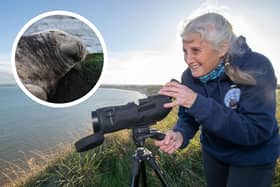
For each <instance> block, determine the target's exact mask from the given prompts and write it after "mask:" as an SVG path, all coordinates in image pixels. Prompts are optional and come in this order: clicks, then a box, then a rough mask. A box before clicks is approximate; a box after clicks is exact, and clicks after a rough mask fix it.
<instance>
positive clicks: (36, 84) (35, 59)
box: [15, 30, 87, 100]
mask: <svg viewBox="0 0 280 187" xmlns="http://www.w3.org/2000/svg"><path fill="white" fill-rule="evenodd" d="M86 54H87V52H86V47H85V45H84V43H83V42H82V41H81V40H80V39H79V38H77V37H75V36H73V35H71V34H69V33H66V32H64V31H61V30H47V31H42V32H39V33H34V34H31V35H26V36H22V37H21V38H20V40H19V42H18V45H17V49H16V54H15V63H16V70H17V74H18V76H19V78H20V79H21V81H22V83H23V85H24V86H25V87H26V89H27V90H29V91H30V92H31V93H32V94H33V95H34V96H36V97H38V98H40V99H42V100H47V99H48V97H49V96H50V95H51V94H53V93H54V92H55V88H56V84H57V82H58V81H59V79H61V78H62V77H63V76H64V75H65V74H66V73H67V72H68V71H70V70H71V69H72V68H73V67H74V66H75V65H76V64H78V63H79V62H81V61H83V60H84V59H85V57H86Z"/></svg>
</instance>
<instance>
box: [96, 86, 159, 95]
mask: <svg viewBox="0 0 280 187" xmlns="http://www.w3.org/2000/svg"><path fill="white" fill-rule="evenodd" d="M162 86H163V85H133V84H131V85H119V84H102V85H101V86H100V88H114V89H121V90H132V91H138V92H140V93H142V94H145V95H147V96H151V95H156V94H157V93H158V91H159V89H160V88H161V87H162Z"/></svg>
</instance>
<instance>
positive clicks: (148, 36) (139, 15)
mask: <svg viewBox="0 0 280 187" xmlns="http://www.w3.org/2000/svg"><path fill="white" fill-rule="evenodd" d="M1 2H2V5H1V7H0V84H3V83H15V80H14V78H13V75H12V70H11V60H10V56H11V51H12V46H13V43H14V40H15V37H16V36H17V34H18V32H19V31H20V30H21V28H22V27H23V26H24V25H25V24H26V23H27V22H28V21H29V20H30V19H32V18H34V17H35V16H37V15H39V14H41V13H44V12H47V11H54V10H64V11H71V12H74V13H76V14H79V15H81V16H83V17H85V18H86V19H88V20H89V21H90V22H91V23H92V24H94V25H95V27H96V28H97V29H98V30H99V32H100V33H101V35H102V37H103V39H104V41H105V44H106V48H107V55H108V58H107V61H106V62H104V63H106V66H105V67H106V68H105V69H104V70H103V72H102V77H101V79H102V82H101V83H105V84H164V83H165V82H168V81H169V80H170V79H172V78H176V79H179V80H180V77H181V74H182V72H183V71H184V70H185V69H186V68H187V66H186V64H185V62H184V60H183V54H182V45H181V39H180V37H179V26H180V22H182V20H184V19H186V18H188V17H193V16H195V15H198V14H200V13H201V12H206V11H213V10H214V11H218V12H219V13H221V14H223V15H224V16H225V17H226V18H227V19H229V21H230V22H231V23H232V25H233V28H234V32H235V33H236V34H237V35H240V34H242V35H243V36H245V37H246V39H247V42H248V44H249V45H250V47H251V48H252V49H253V50H254V51H257V52H261V53H263V54H264V55H266V56H267V57H268V58H269V59H270V60H271V62H272V64H273V66H274V68H275V72H276V75H277V77H278V79H279V78H280V63H279V62H278V59H280V53H279V52H278V44H279V43H280V36H279V33H280V22H279V20H278V19H279V17H280V16H279V14H280V11H279V7H280V1H277V0H275V1H272V0H270V1H269V0H268V1H261V0H254V1H253V0H252V1H251V0H247V1H245V0H232V1H230V0H220V1H218V0H215V1H214V0H204V1H202V0H201V1H188V0H176V1H167V0H153V1H149V0H141V1H129V0H122V1H121V0H114V1H113V0H111V1H109V0H103V1H100V0H79V1H77V0H60V1H54V0H48V1H43V0H22V1H16V0H9V1H8V0H6V1H1Z"/></svg>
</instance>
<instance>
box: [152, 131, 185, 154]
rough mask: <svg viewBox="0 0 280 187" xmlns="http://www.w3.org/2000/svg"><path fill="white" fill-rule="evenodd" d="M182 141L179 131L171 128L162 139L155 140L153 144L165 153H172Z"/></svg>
mask: <svg viewBox="0 0 280 187" xmlns="http://www.w3.org/2000/svg"><path fill="white" fill-rule="evenodd" d="M182 143H183V136H182V134H181V133H180V132H174V131H172V130H170V131H167V132H166V134H165V137H164V139H163V140H155V145H156V146H158V147H159V148H160V149H161V150H162V151H164V152H166V153H169V154H171V153H173V152H174V151H176V150H177V149H179V147H181V145H182Z"/></svg>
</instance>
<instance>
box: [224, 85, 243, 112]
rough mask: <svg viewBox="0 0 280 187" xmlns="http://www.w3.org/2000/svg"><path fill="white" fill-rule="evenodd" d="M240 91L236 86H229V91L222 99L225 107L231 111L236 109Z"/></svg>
mask: <svg viewBox="0 0 280 187" xmlns="http://www.w3.org/2000/svg"><path fill="white" fill-rule="evenodd" d="M240 95H241V91H240V89H239V88H237V86H236V85H231V86H230V89H229V90H228V91H227V93H226V95H225V99H224V103H225V105H226V106H227V107H229V108H231V109H236V108H237V107H238V102H239V100H240Z"/></svg>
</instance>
